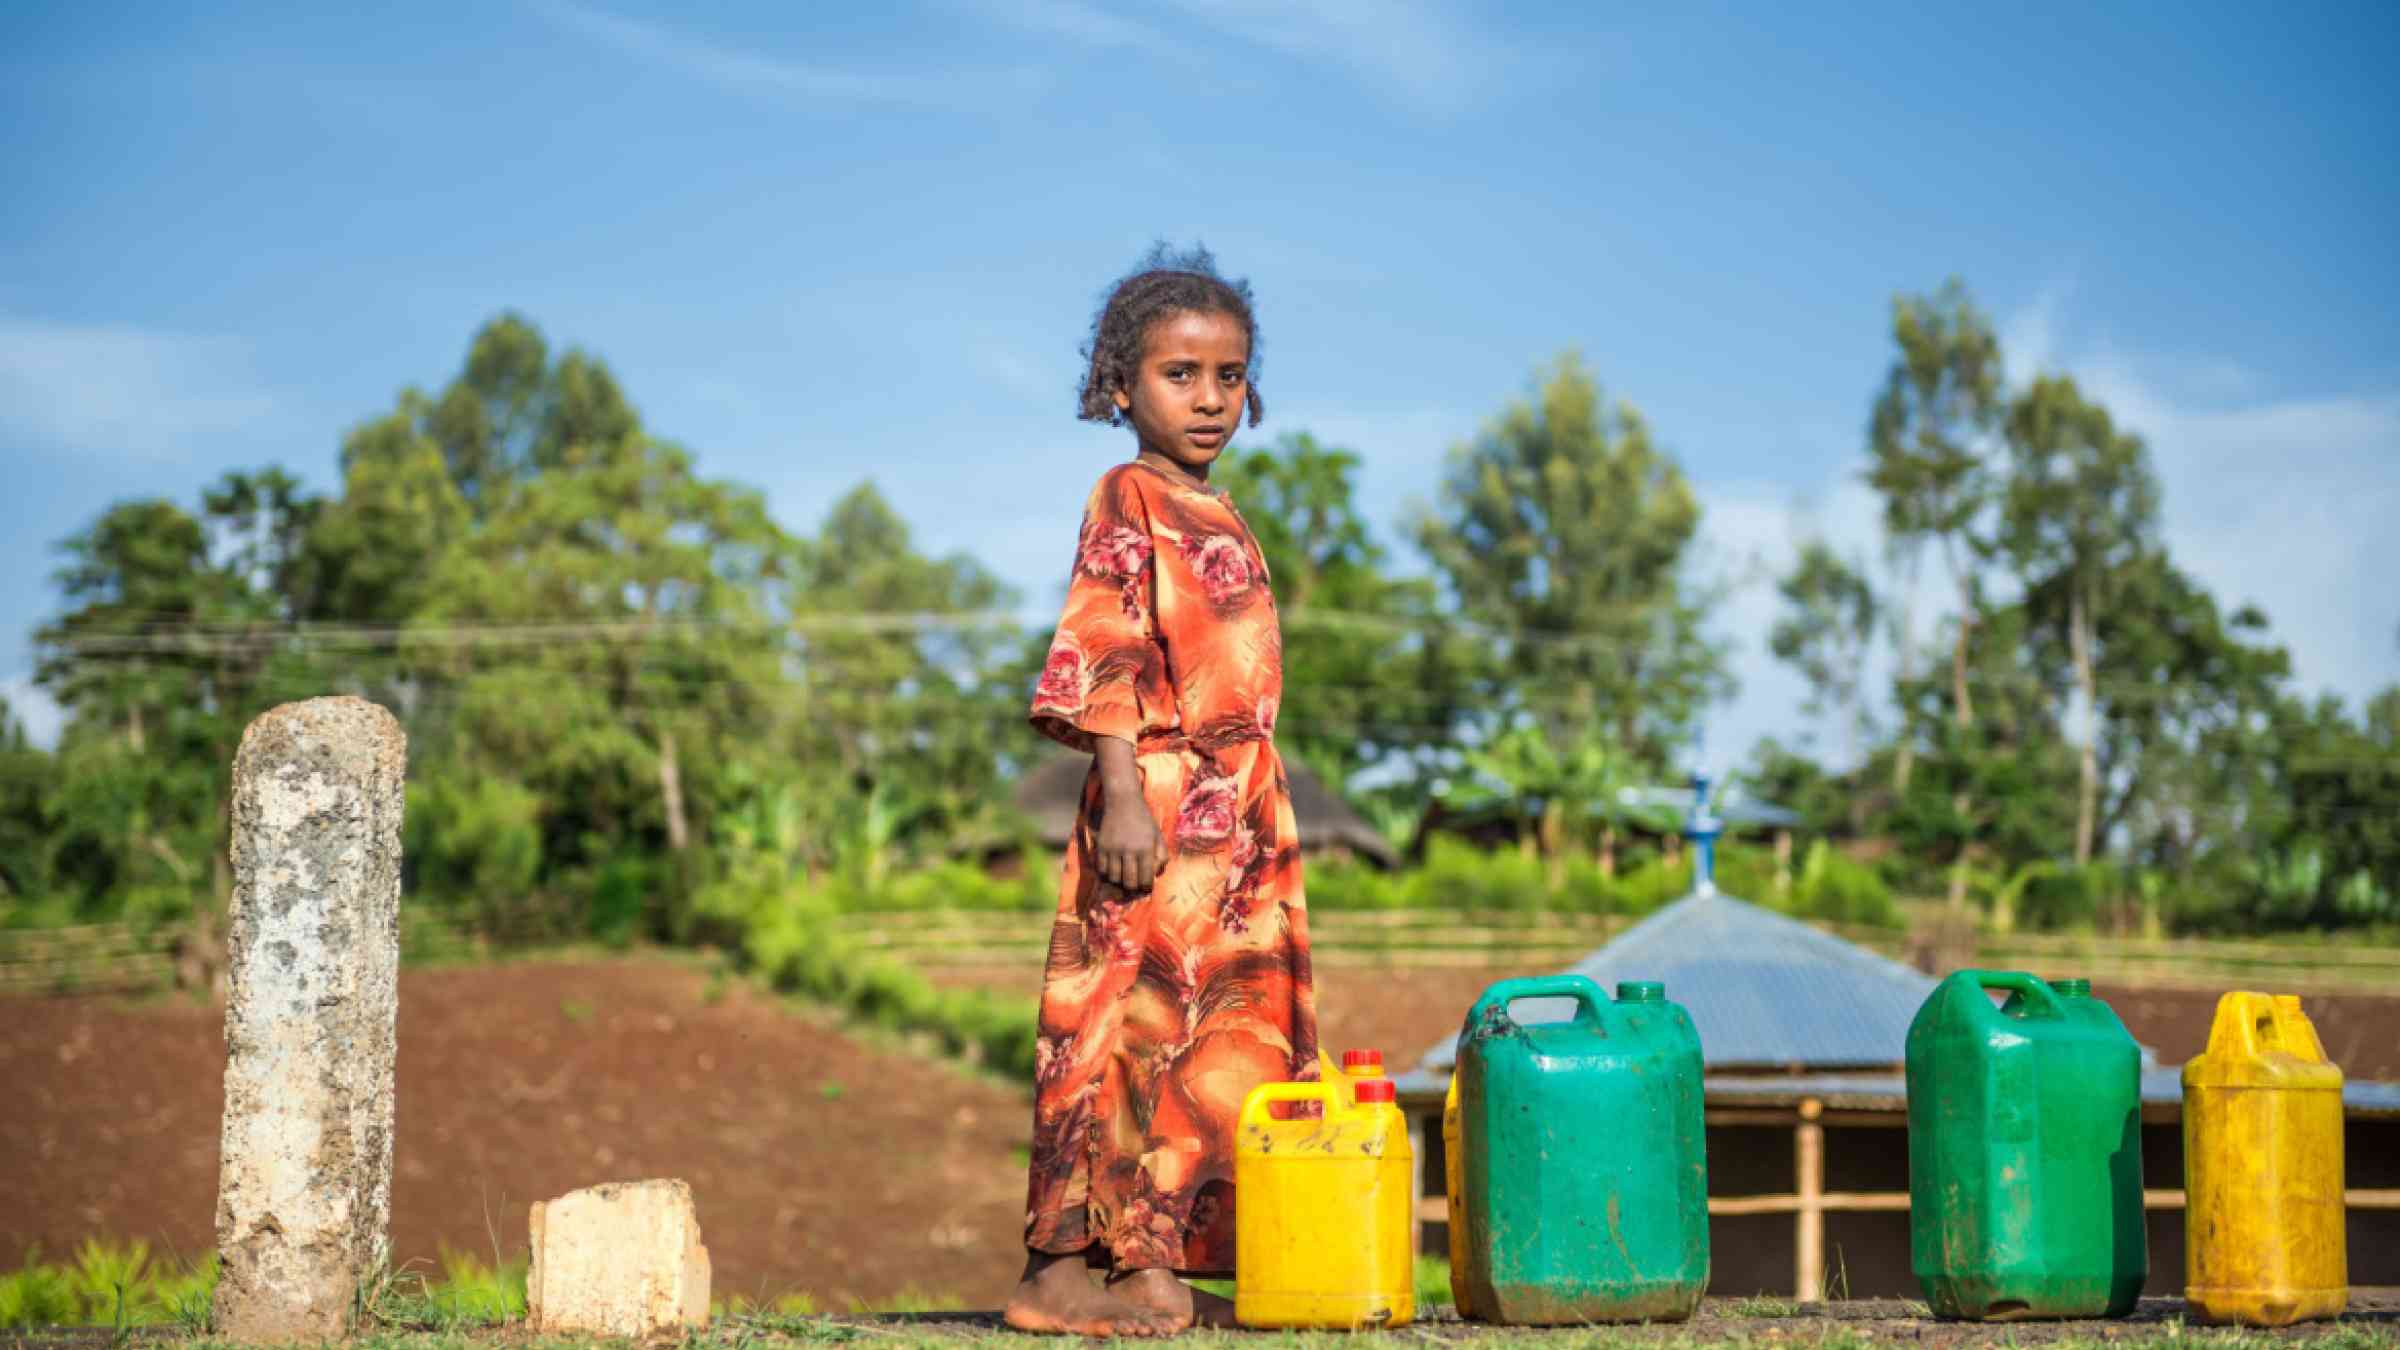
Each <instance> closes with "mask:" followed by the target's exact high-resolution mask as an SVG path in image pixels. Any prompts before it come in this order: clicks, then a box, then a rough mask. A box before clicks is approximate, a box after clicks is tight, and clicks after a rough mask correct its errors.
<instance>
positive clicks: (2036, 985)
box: [1959, 970, 2067, 1017]
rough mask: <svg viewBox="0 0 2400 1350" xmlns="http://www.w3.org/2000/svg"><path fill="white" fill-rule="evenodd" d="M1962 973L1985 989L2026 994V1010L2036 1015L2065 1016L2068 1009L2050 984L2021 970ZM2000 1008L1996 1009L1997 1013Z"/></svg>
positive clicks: (1968, 971) (1965, 971) (1961, 972)
mask: <svg viewBox="0 0 2400 1350" xmlns="http://www.w3.org/2000/svg"><path fill="white" fill-rule="evenodd" d="M1959 973H1960V974H1962V975H1964V976H1966V977H1967V978H1969V979H1971V980H1973V981H1974V982H1975V983H1976V984H1977V985H1978V986H1980V987H1981V988H1985V989H2006V990H2008V991H2009V992H2011V993H2016V994H2023V995H2024V996H2025V1003H2026V1011H2027V1012H2029V1013H2031V1014H2032V1015H2034V1016H2036V1017H2064V1016H2066V1015H2067V1012H2066V1009H2065V1007H2064V1006H2062V1005H2061V1004H2060V1003H2059V1001H2058V994H2057V993H2056V992H2055V991H2054V990H2052V989H2051V988H2050V986H2049V985H2047V984H2044V983H2043V982H2042V981H2040V980H2037V979H2035V978H2034V977H2033V976H2031V975H2028V974H2026V973H2025V972H2024V971H2021V970H1962V971H1960V972H1959ZM1998 1011H1999V1010H1998V1009H1994V1010H1993V1012H1994V1013H1995V1015H1996V1014H1997V1013H1998Z"/></svg>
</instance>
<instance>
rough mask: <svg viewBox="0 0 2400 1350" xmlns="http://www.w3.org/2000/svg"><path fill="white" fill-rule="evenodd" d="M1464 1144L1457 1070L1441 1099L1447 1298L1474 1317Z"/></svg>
mask: <svg viewBox="0 0 2400 1350" xmlns="http://www.w3.org/2000/svg"><path fill="white" fill-rule="evenodd" d="M1466 1149H1467V1145H1466V1141H1465V1138H1464V1136H1463V1135H1462V1134H1461V1133H1460V1130H1459V1125H1458V1074H1457V1072H1456V1071H1453V1072H1452V1073H1451V1075H1450V1095H1449V1096H1447V1097H1444V1098H1443V1099H1442V1190H1443V1191H1444V1192H1445V1193H1446V1194H1447V1195H1448V1197H1449V1200H1450V1223H1449V1227H1450V1302H1451V1304H1452V1305H1453V1306H1455V1307H1456V1308H1457V1309H1458V1315H1459V1316H1461V1317H1469V1318H1471V1317H1478V1316H1480V1315H1481V1314H1479V1313H1477V1312H1476V1311H1475V1308H1474V1305H1473V1302H1472V1300H1470V1299H1469V1298H1468V1295H1467V1289H1468V1284H1467V1188H1466V1171H1467V1153H1466Z"/></svg>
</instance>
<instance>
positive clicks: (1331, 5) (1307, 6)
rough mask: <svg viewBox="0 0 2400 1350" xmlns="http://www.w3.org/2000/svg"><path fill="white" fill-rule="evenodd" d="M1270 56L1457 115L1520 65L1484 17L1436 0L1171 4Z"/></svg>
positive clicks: (1522, 58)
mask: <svg viewBox="0 0 2400 1350" xmlns="http://www.w3.org/2000/svg"><path fill="white" fill-rule="evenodd" d="M1176 3H1177V4H1178V5H1179V6H1180V7H1181V8H1182V9H1184V10H1185V12H1187V13H1188V14H1190V15H1191V16H1192V17H1193V18H1196V19H1199V20H1201V21H1203V22H1206V23H1209V24H1212V25H1215V26H1216V27H1218V28H1220V29H1223V30H1224V31H1225V32H1227V33H1230V34H1233V35H1234V36H1237V37H1240V38H1244V39H1246V40H1248V41H1251V42H1255V43H1257V44H1259V45H1260V46H1263V47H1267V48H1269V49H1271V50H1275V51H1280V52H1283V53H1285V54H1287V55H1290V56H1295V57H1299V58H1302V59H1305V60H1310V61H1321V62H1324V63H1327V64H1329V65H1333V66H1337V67H1341V68H1344V69H1346V70H1348V71H1349V72H1350V74H1352V75H1353V76H1354V77H1356V78H1358V79H1359V80H1361V81H1362V82H1364V83H1365V84H1367V85H1368V86H1369V87H1371V88H1373V89H1375V90H1376V91H1377V92H1379V93H1381V94H1383V95H1385V96H1386V97H1388V98H1390V99H1392V100H1393V101H1395V102H1400V103H1405V104H1409V105H1412V106H1415V107H1417V108H1420V109H1422V110H1424V111H1427V112H1431V113H1436V114H1442V115H1448V114H1453V113H1457V112H1460V111H1463V110H1464V109H1465V108H1467V107H1468V106H1470V105H1471V104H1473V103H1474V102H1476V101H1477V100H1478V99H1480V98H1481V97H1482V96H1483V95H1485V94H1486V93H1488V92H1490V91H1491V90H1493V89H1494V88H1497V87H1498V86H1499V85H1500V84H1501V83H1502V82H1503V80H1504V79H1506V78H1507V77H1509V76H1510V75H1511V73H1512V71H1517V70H1521V69H1522V68H1523V67H1524V66H1525V64H1526V63H1527V57H1526V54H1525V53H1522V52H1520V51H1517V50H1515V49H1512V48H1510V47H1508V46H1505V45H1503V44H1502V43H1501V42H1499V41H1498V40H1497V39H1496V38H1494V37H1493V36H1492V29H1491V25H1490V23H1489V21H1488V18H1487V19H1478V18H1477V17H1476V16H1475V15H1473V14H1470V13H1469V12H1467V11H1466V10H1465V9H1463V8H1461V7H1459V6H1456V5H1451V4H1446V3H1436V2H1435V0H1309V2H1308V3H1294V2H1293V0H1176Z"/></svg>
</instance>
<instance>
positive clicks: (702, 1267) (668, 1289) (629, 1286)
mask: <svg viewBox="0 0 2400 1350" xmlns="http://www.w3.org/2000/svg"><path fill="white" fill-rule="evenodd" d="M531 1226H532V1230H533V1232H532V1237H533V1269H532V1271H531V1272H530V1273H529V1274H528V1275H527V1276H526V1280H525V1302H526V1309H525V1311H526V1315H527V1316H528V1317H529V1318H530V1319H531V1320H532V1323H533V1328H534V1330H536V1331H541V1332H568V1331H582V1332H596V1333H599V1334H601V1335H605V1336H648V1335H651V1334H653V1333H657V1332H669V1331H676V1330H680V1329H682V1328H685V1327H704V1326H707V1325H708V1248H706V1247H704V1246H701V1245H700V1216H699V1214H698V1212H697V1211H696V1210H695V1209H694V1208H693V1206H692V1188H691V1187H690V1186H687V1185H685V1184H684V1183H683V1182H681V1181H675V1180H657V1181H617V1182H610V1183H608V1184H606V1185H601V1186H590V1187H586V1188H584V1189H583V1190H580V1191H569V1192H568V1193H566V1194H565V1195H562V1196H560V1197H558V1198H557V1199H555V1200H537V1201H535V1202H534V1205H533V1218H532V1225H531Z"/></svg>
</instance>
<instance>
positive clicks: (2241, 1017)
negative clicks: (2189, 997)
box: [2208, 989, 2284, 1059]
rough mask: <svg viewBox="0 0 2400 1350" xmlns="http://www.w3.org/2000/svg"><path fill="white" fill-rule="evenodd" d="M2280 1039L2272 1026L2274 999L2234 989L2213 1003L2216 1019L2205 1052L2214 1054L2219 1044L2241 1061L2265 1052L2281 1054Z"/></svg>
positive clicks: (2210, 1030)
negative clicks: (2214, 1004) (2270, 1051)
mask: <svg viewBox="0 0 2400 1350" xmlns="http://www.w3.org/2000/svg"><path fill="white" fill-rule="evenodd" d="M2281 1041H2282V1037H2281V1036H2280V1035H2278V1034H2277V1028H2276V1025H2275V999H2274V997H2273V996H2272V995H2269V994H2260V993H2254V992H2252V991H2250V990H2247V989H2235V990H2231V991H2229V992H2228V993H2226V994H2225V996H2224V997H2222V998H2220V999H2218V1000H2217V1016H2216V1020H2215V1022H2214V1023H2212V1024H2211V1025H2210V1027H2209V1029H2208V1048H2209V1049H2210V1050H2211V1051H2215V1050H2216V1049H2217V1047H2218V1043H2219V1042H2225V1043H2226V1044H2225V1048H2226V1049H2227V1050H2230V1051H2232V1052H2233V1053H2235V1054H2237V1055H2240V1056H2241V1057H2242V1058H2244V1059H2256V1058H2257V1057H2258V1056H2260V1055H2262V1054H2264V1053H2266V1052H2267V1051H2269V1050H2281V1049H2283V1048H2284V1047H2283V1045H2282V1044H2281Z"/></svg>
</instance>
